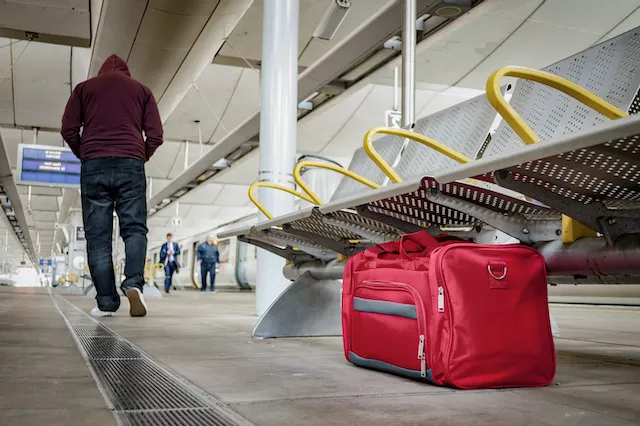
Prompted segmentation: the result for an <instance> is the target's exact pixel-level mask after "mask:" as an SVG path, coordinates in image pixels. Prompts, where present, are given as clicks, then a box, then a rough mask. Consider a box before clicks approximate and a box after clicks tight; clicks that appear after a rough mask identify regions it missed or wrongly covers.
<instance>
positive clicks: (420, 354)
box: [418, 334, 427, 378]
mask: <svg viewBox="0 0 640 426" xmlns="http://www.w3.org/2000/svg"><path fill="white" fill-rule="evenodd" d="M418 359H419V360H420V377H423V378H424V377H427V361H426V357H425V355H424V334H421V335H420V343H418Z"/></svg>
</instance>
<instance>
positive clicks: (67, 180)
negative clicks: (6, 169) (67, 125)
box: [18, 145, 80, 187]
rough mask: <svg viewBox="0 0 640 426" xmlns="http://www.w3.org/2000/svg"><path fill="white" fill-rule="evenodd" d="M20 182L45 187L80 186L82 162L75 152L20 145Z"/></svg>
mask: <svg viewBox="0 0 640 426" xmlns="http://www.w3.org/2000/svg"><path fill="white" fill-rule="evenodd" d="M18 166H19V170H18V171H19V174H18V176H19V182H18V183H21V184H29V185H44V186H65V187H70V186H72V187H79V186H80V160H79V159H78V158H77V157H76V156H75V155H74V154H73V152H71V151H68V150H65V149H61V148H58V147H52V146H40V145H20V151H19V154H18Z"/></svg>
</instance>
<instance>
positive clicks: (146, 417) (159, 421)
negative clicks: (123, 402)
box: [126, 408, 228, 426]
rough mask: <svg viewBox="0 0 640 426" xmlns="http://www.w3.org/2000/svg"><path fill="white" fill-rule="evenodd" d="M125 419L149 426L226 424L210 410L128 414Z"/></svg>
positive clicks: (222, 425)
mask: <svg viewBox="0 0 640 426" xmlns="http://www.w3.org/2000/svg"><path fill="white" fill-rule="evenodd" d="M126 418H127V420H129V422H130V423H132V424H135V425H149V426H160V425H161V426H165V425H166V426H175V425H181V426H200V425H216V426H218V425H219V426H225V425H227V424H228V423H223V422H222V421H221V420H220V416H218V415H217V414H216V412H215V411H214V410H212V409H210V408H205V409H198V410H167V411H140V412H128V413H127V414H126Z"/></svg>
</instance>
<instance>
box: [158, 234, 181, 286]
mask: <svg viewBox="0 0 640 426" xmlns="http://www.w3.org/2000/svg"><path fill="white" fill-rule="evenodd" d="M179 254H180V246H179V245H178V244H177V243H174V242H173V234H171V233H169V234H167V242H166V243H164V244H163V245H162V248H161V249H160V263H162V264H163V265H164V292H165V293H167V294H169V290H171V287H172V285H173V273H174V272H177V271H178V270H179V269H180V263H179V262H178V255H179Z"/></svg>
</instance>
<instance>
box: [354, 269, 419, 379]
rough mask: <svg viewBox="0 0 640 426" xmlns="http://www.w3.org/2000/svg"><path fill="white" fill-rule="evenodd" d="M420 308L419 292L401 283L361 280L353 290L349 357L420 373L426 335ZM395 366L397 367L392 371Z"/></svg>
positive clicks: (356, 361)
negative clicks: (422, 346) (421, 352)
mask: <svg viewBox="0 0 640 426" xmlns="http://www.w3.org/2000/svg"><path fill="white" fill-rule="evenodd" d="M418 303H421V302H419V301H418ZM419 309H420V308H419V307H418V306H417V305H416V296H415V295H413V294H412V293H411V292H410V291H408V290H407V289H406V288H404V287H402V286H400V285H397V284H395V283H389V282H377V283H372V282H364V283H361V284H360V285H359V286H357V287H356V290H355V292H354V299H353V317H352V322H351V333H350V334H351V354H350V360H351V361H352V362H353V363H354V364H356V365H361V366H364V367H369V368H375V369H379V370H385V371H390V372H392V373H397V374H402V375H410V376H415V375H416V374H417V376H418V377H416V378H419V377H420V371H421V360H420V358H419V357H418V354H419V351H420V350H421V349H422V348H421V347H420V346H421V345H420V336H421V335H423V334H422V333H421V330H422V327H421V326H420V325H419V318H421V317H422V315H421V314H420V312H419ZM423 339H424V338H423ZM394 366H395V367H397V368H398V371H393V367H394ZM404 370H408V371H404Z"/></svg>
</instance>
